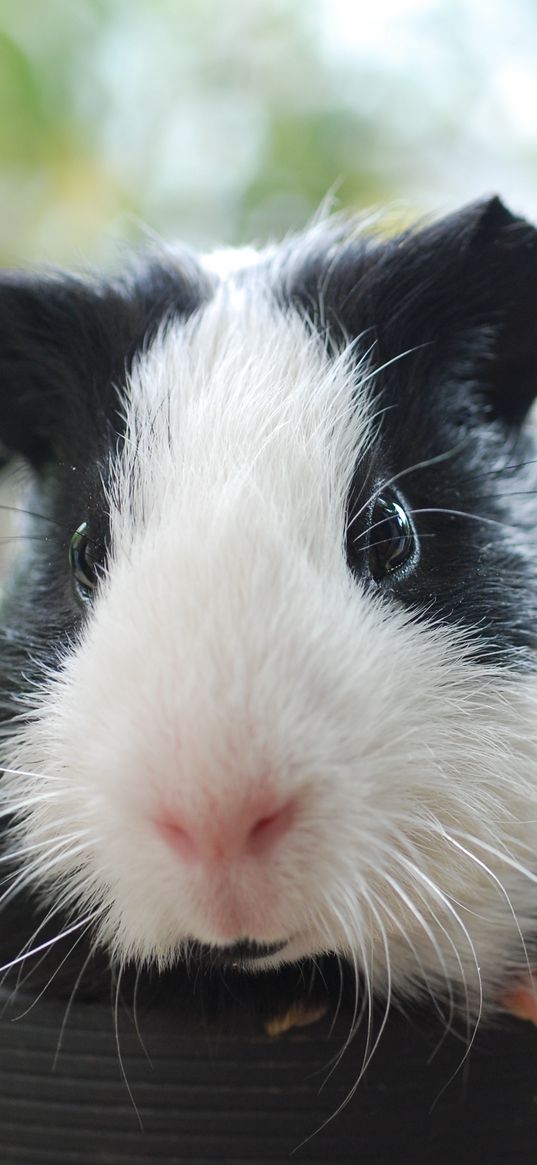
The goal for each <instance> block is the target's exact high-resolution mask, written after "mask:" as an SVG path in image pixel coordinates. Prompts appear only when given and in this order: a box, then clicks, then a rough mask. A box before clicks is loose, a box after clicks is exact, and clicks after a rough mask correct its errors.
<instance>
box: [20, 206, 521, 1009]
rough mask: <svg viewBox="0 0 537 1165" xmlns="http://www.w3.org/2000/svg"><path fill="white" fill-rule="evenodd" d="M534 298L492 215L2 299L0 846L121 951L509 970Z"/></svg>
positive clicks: (514, 906)
mask: <svg viewBox="0 0 537 1165" xmlns="http://www.w3.org/2000/svg"><path fill="white" fill-rule="evenodd" d="M535 282H536V243H535V234H534V231H533V230H532V228H531V227H529V226H528V225H527V224H525V223H523V222H522V221H521V220H516V219H514V218H512V216H511V215H509V213H508V212H507V211H505V210H504V209H503V208H502V207H501V205H500V204H499V203H497V202H496V201H493V202H491V203H488V204H485V205H481V206H478V207H471V208H469V209H468V210H466V211H465V212H461V214H460V215H458V216H454V217H453V218H452V219H450V220H446V221H445V222H444V223H441V224H439V225H436V226H434V227H430V228H427V229H426V230H423V231H421V232H419V233H411V234H408V235H407V236H403V237H401V238H399V239H397V240H392V241H389V242H379V241H378V240H377V241H375V240H371V239H367V238H363V237H360V236H356V237H348V236H345V235H342V234H340V233H338V231H337V230H333V229H330V228H328V229H327V230H323V229H319V228H316V229H314V231H313V232H312V233H311V234H310V235H306V236H304V237H302V238H301V239H299V240H297V241H296V242H295V243H294V244H293V243H292V244H289V245H287V246H286V247H285V248H284V249H282V250H281V251H278V249H274V250H272V251H269V252H265V253H261V254H260V255H259V256H258V257H257V258H256V259H255V261H252V259H251V257H250V258H249V260H248V262H247V263H246V262H245V264H244V265H242V263H241V258H240V256H239V259H238V262H237V263H236V265H235V267H234V268H233V269H231V270H229V269H228V271H227V272H225V271H224V272H222V271H219V270H218V263H217V262H215V261H207V262H205V264H204V263H203V261H200V263H199V265H196V264H195V263H194V261H193V260H191V259H190V258H189V257H187V256H186V255H183V256H181V255H180V254H179V253H178V252H174V253H173V254H170V257H168V258H167V259H166V260H165V261H163V262H162V264H161V265H160V266H159V265H155V264H153V265H152V266H149V265H148V267H147V270H144V269H137V270H134V271H133V272H132V273H131V274H130V275H129V276H128V277H127V278H126V279H125V280H124V281H122V282H119V281H118V283H117V284H114V285H104V284H103V285H97V284H95V285H90V284H81V283H79V282H78V281H75V280H72V279H71V280H69V279H65V280H63V279H61V278H54V279H52V278H49V280H48V281H47V280H44V281H42V282H41V283H35V284H32V283H28V282H27V281H26V282H25V281H24V280H23V279H20V280H18V279H17V278H15V277H10V278H9V279H7V278H6V281H5V285H4V288H3V292H2V293H0V300H1V299H2V295H3V297H4V302H5V309H4V313H3V323H2V324H0V344H1V345H3V348H4V351H5V352H6V356H5V372H4V383H5V386H6V387H4V388H3V389H2V394H3V399H2V404H1V408H0V433H3V434H4V440H5V443H6V445H7V446H8V448H12V449H15V450H17V451H18V452H21V453H22V455H23V456H24V457H25V458H26V459H27V461H28V462H29V463H30V464H31V465H32V467H33V473H34V484H33V486H32V494H31V498H30V501H29V503H28V506H27V508H28V510H29V511H31V512H32V514H33V515H34V516H33V517H31V518H29V519H28V522H29V525H30V527H31V533H32V535H33V539H32V540H29V541H28V546H29V547H30V550H29V551H28V552H27V553H25V555H23V556H22V557H21V560H20V562H19V564H18V568H17V572H16V575H15V578H14V581H13V584H12V587H11V594H10V595H9V597H8V599H7V600H6V603H5V608H4V643H5V662H4V665H3V666H4V687H5V691H6V700H5V703H6V705H7V711H8V716H7V719H6V726H5V733H4V743H3V764H4V765H5V768H6V772H5V775H4V777H3V785H2V788H3V798H4V805H5V806H6V809H7V810H9V812H10V814H11V816H12V818H13V823H12V825H11V828H10V834H9V842H8V848H9V851H10V852H13V851H17V850H18V852H19V853H20V857H19V861H20V863H21V874H20V883H21V884H22V885H23V886H26V885H27V884H28V885H35V887H36V890H38V891H39V893H40V894H41V895H43V894H44V895H45V900H46V901H47V902H48V904H49V908H50V907H52V908H53V909H54V907H55V906H57V907H58V908H61V910H62V911H68V912H69V913H70V914H72V915H73V916H74V918H75V920H76V921H77V922H80V923H81V924H82V925H84V926H86V925H88V926H89V925H90V924H91V926H92V928H93V931H94V933H95V935H96V937H97V940H98V941H100V942H102V943H104V944H106V946H107V947H108V948H109V949H110V950H111V952H112V953H113V955H114V957H116V958H117V959H119V960H120V961H125V960H127V959H135V960H138V961H145V962H156V963H157V964H158V965H159V966H161V967H163V966H166V965H170V964H172V963H174V962H175V961H176V960H177V959H179V958H181V957H184V956H185V955H189V956H191V957H195V956H196V954H197V953H199V952H200V951H201V950H204V951H205V950H207V949H208V950H209V951H210V952H211V953H216V954H217V955H218V956H219V957H220V958H221V959H224V960H226V959H229V960H231V961H233V960H235V961H237V960H239V961H240V962H242V964H243V965H244V966H245V967H248V968H251V969H252V970H260V969H263V968H266V967H270V966H277V965H279V964H281V963H283V962H293V961H296V960H299V959H301V958H304V957H306V956H313V957H314V956H317V955H319V954H321V953H325V952H336V953H338V954H339V955H341V956H342V957H344V958H346V959H349V960H350V961H352V962H353V963H354V965H355V966H356V968H357V969H358V970H360V971H362V972H363V973H364V974H365V975H366V976H368V977H369V980H370V984H371V987H372V988H373V989H374V990H378V991H379V992H383V993H385V994H389V993H390V992H391V991H392V990H396V991H397V992H399V993H403V992H416V991H419V990H423V989H426V988H429V989H430V987H431V984H433V985H434V984H436V985H437V986H438V987H439V989H441V985H442V984H443V985H444V989H445V990H446V991H447V992H448V993H453V990H455V991H457V990H459V991H460V992H461V994H463V995H465V996H466V1000H467V1001H468V1000H470V1002H472V1001H474V1002H475V1005H476V1007H478V1006H479V1005H480V999H481V996H482V994H483V992H484V993H485V996H486V998H487V999H489V998H490V999H493V997H494V992H495V991H496V990H497V988H498V987H499V985H500V984H501V983H502V981H503V979H504V978H505V975H506V974H507V973H510V972H511V971H512V970H513V969H516V967H518V966H521V967H523V966H524V960H525V941H524V940H526V942H527V943H528V942H529V941H530V939H531V931H532V927H533V926H534V918H535V910H534V906H533V902H534V896H535V877H536V874H535V864H536V863H535V851H536V844H537V826H536V825H535V820H536V818H537V813H536V808H537V805H536V802H537V779H536V777H535V771H536V767H535V762H536V759H537V730H536V727H535V723H536V722H535V692H536V685H535V679H534V662H533V653H534V630H533V628H534V626H535V614H536V608H537V602H536V598H535V595H536V589H535V588H536V582H537V579H536V571H535V566H534V559H535V549H536V548H535V533H534V530H535V524H536V517H537V515H536V514H535V512H534V511H535V509H536V505H535V503H534V501H533V497H532V490H533V491H534V489H535V472H534V468H533V464H532V462H533V459H534V457H535V452H534V446H533V439H532V435H531V431H530V429H529V427H526V426H524V418H525V414H526V412H527V409H528V407H529V405H530V403H531V400H532V395H533V384H534V383H535V367H534V365H535V352H534V350H533V347H532V345H533V340H532V339H531V336H532V316H531V311H530V310H529V296H530V293H533V288H534V285H535ZM25 341H29V342H27V343H26V346H25ZM1 359H2V357H1V356H0V361H1ZM58 369H59V370H60V371H59V374H58ZM2 426H3V427H2ZM35 515H39V516H35ZM21 675H22V676H23V680H22V683H21Z"/></svg>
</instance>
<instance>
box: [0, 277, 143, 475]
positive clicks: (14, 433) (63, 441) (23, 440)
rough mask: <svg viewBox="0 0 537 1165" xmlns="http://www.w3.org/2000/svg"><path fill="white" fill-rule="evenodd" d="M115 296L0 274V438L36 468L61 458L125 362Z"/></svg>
mask: <svg viewBox="0 0 537 1165" xmlns="http://www.w3.org/2000/svg"><path fill="white" fill-rule="evenodd" d="M118 298H119V297H117V296H114V295H112V294H110V292H109V291H106V290H104V289H101V288H99V287H97V286H94V285H93V284H91V282H89V281H87V282H86V281H84V280H82V279H77V278H74V277H71V276H66V275H63V274H57V273H54V274H50V275H44V276H38V277H35V276H32V275H28V274H25V273H21V272H13V271H5V272H3V273H2V274H1V275H0V441H1V442H2V444H3V445H4V447H5V448H6V449H7V450H8V451H11V452H16V453H20V454H22V455H23V456H24V457H25V458H27V459H28V460H29V461H30V462H31V463H32V464H34V465H35V466H36V467H39V466H41V465H42V464H44V463H45V462H46V461H48V460H49V459H50V458H57V459H63V458H66V457H68V456H69V454H70V452H71V449H72V443H73V441H75V440H76V435H77V433H79V432H80V428H81V423H82V421H83V420H84V419H88V418H89V419H90V420H91V418H94V417H95V418H96V417H97V415H98V414H99V412H100V411H101V409H102V407H103V403H104V402H103V394H105V395H106V394H107V393H108V395H110V393H111V392H113V391H114V390H113V387H112V383H111V382H112V380H113V378H114V375H118V374H120V372H121V364H122V363H124V360H125V350H124V348H123V351H122V352H121V353H120V348H121V332H122V331H124V328H122V327H121V326H120V323H121V317H120V313H119V311H118V307H119V304H118ZM78 443H80V439H79V441H78ZM77 452H79V451H78V450H77Z"/></svg>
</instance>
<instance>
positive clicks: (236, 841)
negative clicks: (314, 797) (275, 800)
mask: <svg viewBox="0 0 537 1165" xmlns="http://www.w3.org/2000/svg"><path fill="white" fill-rule="evenodd" d="M293 818H294V804H293V802H292V801H286V802H285V803H284V804H281V805H278V806H274V805H267V804H263V803H262V802H261V801H260V800H257V801H253V802H252V803H250V804H249V805H244V806H240V807H237V806H235V807H233V809H232V811H231V812H230V811H228V810H226V811H222V810H221V809H220V810H219V809H214V810H213V811H212V812H208V811H207V812H204V813H203V814H200V815H199V816H198V815H196V817H194V816H190V817H188V819H187V815H186V814H185V815H184V816H179V815H177V816H176V815H175V814H171V813H164V814H163V815H162V816H160V817H158V818H157V821H156V824H157V828H158V830H159V833H160V834H161V836H162V837H163V838H165V840H166V841H167V842H168V844H169V845H171V846H172V848H173V849H174V850H175V851H176V852H177V853H178V854H179V855H180V856H181V858H182V859H183V860H184V861H186V862H199V861H201V862H205V863H207V862H214V861H221V860H222V859H225V858H228V859H229V858H234V859H237V858H244V857H256V856H259V857H260V856H262V855H266V854H268V853H270V851H271V850H272V849H273V847H274V846H275V845H276V844H277V843H278V842H279V841H280V839H281V838H282V837H284V835H285V834H286V833H287V832H288V830H289V829H290V827H291V824H292V821H293Z"/></svg>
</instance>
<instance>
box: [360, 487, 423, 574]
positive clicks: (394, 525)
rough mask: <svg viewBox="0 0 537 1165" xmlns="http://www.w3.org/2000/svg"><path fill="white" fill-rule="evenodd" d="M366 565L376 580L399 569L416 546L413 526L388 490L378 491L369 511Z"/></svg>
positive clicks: (409, 557) (407, 560)
mask: <svg viewBox="0 0 537 1165" xmlns="http://www.w3.org/2000/svg"><path fill="white" fill-rule="evenodd" d="M368 540H369V545H368V550H367V558H368V567H369V572H370V574H371V576H372V578H374V579H375V582H380V581H381V580H382V579H383V578H385V576H386V575H389V574H392V573H394V572H395V571H398V570H399V569H400V568H401V567H402V566H404V565H405V564H406V563H407V562H409V560H410V559H411V558H412V556H413V554H414V552H415V549H416V539H415V534H414V528H413V526H412V523H411V521H410V518H409V516H408V514H407V512H406V510H405V509H404V507H403V506H402V505H401V503H400V502H399V501H398V500H397V498H395V497H394V496H393V495H392V494H390V493H380V494H378V496H377V498H376V500H375V502H374V505H373V508H372V510H371V515H370V523H369V535H368Z"/></svg>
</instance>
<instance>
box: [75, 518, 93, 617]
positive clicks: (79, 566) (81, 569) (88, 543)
mask: <svg viewBox="0 0 537 1165" xmlns="http://www.w3.org/2000/svg"><path fill="white" fill-rule="evenodd" d="M95 551H96V545H95V542H93V541H92V539H91V538H90V537H89V535H88V524H87V522H82V525H81V526H79V527H78V529H77V530H75V532H74V534H73V537H72V538H71V542H70V545H69V562H70V565H71V573H72V575H73V579H74V582H75V588H76V592H77V595H78V597H79V598H80V599H82V600H83V601H84V602H88V600H89V599H91V598H92V595H93V591H94V589H95V587H96V586H97V581H98V575H97V571H98V562H97V559H96V556H95Z"/></svg>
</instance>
